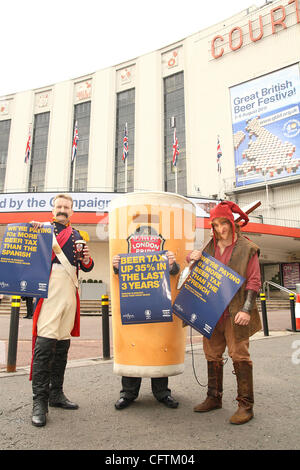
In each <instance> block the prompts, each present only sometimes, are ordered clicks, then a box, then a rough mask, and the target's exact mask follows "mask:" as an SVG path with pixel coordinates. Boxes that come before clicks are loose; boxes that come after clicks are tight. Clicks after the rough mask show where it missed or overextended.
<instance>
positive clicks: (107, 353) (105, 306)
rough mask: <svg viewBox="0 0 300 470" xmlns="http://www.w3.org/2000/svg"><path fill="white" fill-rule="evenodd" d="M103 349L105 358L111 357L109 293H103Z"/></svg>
mask: <svg viewBox="0 0 300 470" xmlns="http://www.w3.org/2000/svg"><path fill="white" fill-rule="evenodd" d="M102 350H103V359H110V343H109V301H108V295H102Z"/></svg>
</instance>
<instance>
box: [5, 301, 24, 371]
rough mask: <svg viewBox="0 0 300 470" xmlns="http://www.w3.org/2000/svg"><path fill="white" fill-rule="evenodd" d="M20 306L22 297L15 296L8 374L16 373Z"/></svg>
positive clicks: (12, 303) (12, 307)
mask: <svg viewBox="0 0 300 470" xmlns="http://www.w3.org/2000/svg"><path fill="white" fill-rule="evenodd" d="M20 304H21V297H20V296H19V295H13V296H12V299H11V314H10V328H9V341H8V353H7V368H6V370H7V372H16V362H17V345H18V334H19V314H20Z"/></svg>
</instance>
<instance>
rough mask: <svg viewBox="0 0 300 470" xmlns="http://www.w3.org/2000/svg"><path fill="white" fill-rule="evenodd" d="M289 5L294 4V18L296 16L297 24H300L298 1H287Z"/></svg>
mask: <svg viewBox="0 0 300 470" xmlns="http://www.w3.org/2000/svg"><path fill="white" fill-rule="evenodd" d="M291 3H295V7H296V16H297V23H300V17H299V5H298V0H290V1H289V5H290V4H291Z"/></svg>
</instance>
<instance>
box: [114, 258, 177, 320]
mask: <svg viewBox="0 0 300 470" xmlns="http://www.w3.org/2000/svg"><path fill="white" fill-rule="evenodd" d="M165 253H166V252H165V251H155V252H147V253H143V254H132V253H130V254H124V255H121V260H120V267H119V282H120V309H121V319H122V324H136V323H158V322H170V321H172V301H171V289H170V275H169V262H168V258H167V256H166V254H165Z"/></svg>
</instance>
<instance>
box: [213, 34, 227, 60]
mask: <svg viewBox="0 0 300 470" xmlns="http://www.w3.org/2000/svg"><path fill="white" fill-rule="evenodd" d="M217 39H221V41H224V38H223V36H215V37H214V38H213V40H212V42H211V55H212V56H213V58H214V59H218V58H219V57H221V56H222V55H223V54H224V48H223V47H222V48H221V50H220V52H219V54H216V50H215V42H216V40H217Z"/></svg>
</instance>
